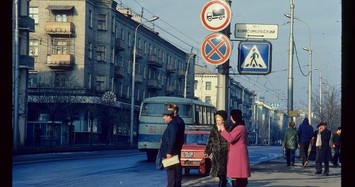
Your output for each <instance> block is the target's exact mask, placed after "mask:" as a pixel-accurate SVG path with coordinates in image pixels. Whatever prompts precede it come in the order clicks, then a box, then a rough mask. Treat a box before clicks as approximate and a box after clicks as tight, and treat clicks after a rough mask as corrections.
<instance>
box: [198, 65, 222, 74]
mask: <svg viewBox="0 0 355 187" xmlns="http://www.w3.org/2000/svg"><path fill="white" fill-rule="evenodd" d="M195 74H217V73H215V72H213V71H212V70H210V69H208V68H207V67H206V66H201V65H198V64H196V65H195Z"/></svg>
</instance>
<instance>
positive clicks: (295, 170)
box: [183, 158, 341, 187]
mask: <svg viewBox="0 0 355 187" xmlns="http://www.w3.org/2000/svg"><path fill="white" fill-rule="evenodd" d="M314 172H315V163H314V161H310V164H309V165H308V166H307V167H303V166H301V160H296V163H295V166H292V167H290V166H286V162H285V160H284V159H283V158H277V159H275V160H271V161H267V162H264V163H260V164H256V165H252V166H251V177H250V178H249V184H248V187H251V186H255V187H260V186H277V187H290V186H291V187H292V186H303V187H305V186H308V187H318V186H319V187H340V186H341V167H333V166H332V165H331V164H330V167H329V176H323V175H316V174H314ZM183 186H186V187H187V186H189V187H191V186H193V187H197V186H199V187H212V186H213V187H216V186H218V179H217V178H212V177H210V176H207V177H203V178H199V179H197V180H193V181H188V182H186V183H183Z"/></svg>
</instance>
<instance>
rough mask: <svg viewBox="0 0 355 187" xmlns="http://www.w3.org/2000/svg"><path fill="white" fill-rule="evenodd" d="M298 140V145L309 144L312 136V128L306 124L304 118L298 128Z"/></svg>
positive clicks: (306, 120)
mask: <svg viewBox="0 0 355 187" xmlns="http://www.w3.org/2000/svg"><path fill="white" fill-rule="evenodd" d="M297 133H298V139H299V143H300V144H309V143H310V142H311V139H312V136H313V127H312V126H311V125H310V124H309V123H308V119H307V118H305V119H304V120H303V122H302V123H301V124H300V126H299V127H298V131H297Z"/></svg>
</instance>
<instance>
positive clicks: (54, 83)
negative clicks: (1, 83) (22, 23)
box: [27, 0, 195, 145]
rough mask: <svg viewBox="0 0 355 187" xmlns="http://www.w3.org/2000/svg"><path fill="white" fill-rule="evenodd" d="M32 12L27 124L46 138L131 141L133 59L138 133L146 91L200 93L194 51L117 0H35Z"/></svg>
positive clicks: (46, 140)
mask: <svg viewBox="0 0 355 187" xmlns="http://www.w3.org/2000/svg"><path fill="white" fill-rule="evenodd" d="M30 16H31V17H32V18H33V19H34V20H35V32H33V33H31V34H30V46H29V50H30V55H31V56H32V57H33V58H34V70H33V71H30V74H29V79H28V81H29V115H28V127H30V128H28V129H33V128H34V126H40V127H41V129H42V140H43V141H42V143H43V144H46V145H65V144H75V143H76V144H78V143H117V142H127V141H129V138H128V136H129V135H130V134H131V133H130V118H129V116H130V109H131V98H132V73H133V61H134V60H135V76H134V77H135V79H134V85H135V87H134V106H133V108H134V124H135V125H134V128H133V134H134V135H136V132H137V121H138V119H137V117H138V112H139V107H140V103H141V102H142V101H143V100H144V99H145V98H148V97H153V96H177V97H184V96H185V95H186V97H188V98H193V97H194V91H193V86H192V85H193V83H194V75H193V73H192V72H194V64H195V54H192V53H189V52H184V51H183V50H181V49H179V48H177V47H176V46H174V45H173V44H171V43H169V42H168V41H167V40H165V39H164V38H162V37H160V36H159V33H158V32H156V31H155V29H154V26H155V25H154V22H153V21H151V20H149V19H146V18H144V17H142V16H141V15H135V14H133V13H132V11H131V10H130V9H129V8H127V7H120V6H118V4H117V3H116V2H115V1H113V0H62V1H60V0H59V1H58V0H31V1H30ZM134 48H136V53H135V54H136V56H135V57H133V54H134V52H133V50H134ZM188 66H189V67H188ZM185 79H186V80H185ZM185 82H186V84H185ZM185 93H186V94H185ZM27 140H28V141H27V143H28V144H33V135H32V134H31V132H29V133H28V137H27Z"/></svg>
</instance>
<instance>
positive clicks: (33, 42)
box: [29, 39, 39, 56]
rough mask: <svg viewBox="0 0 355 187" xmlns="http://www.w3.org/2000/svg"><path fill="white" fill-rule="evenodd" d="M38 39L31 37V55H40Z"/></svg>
mask: <svg viewBox="0 0 355 187" xmlns="http://www.w3.org/2000/svg"><path fill="white" fill-rule="evenodd" d="M38 44H39V41H38V40H31V39H30V47H29V48H30V54H29V55H30V56H38Z"/></svg>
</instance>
